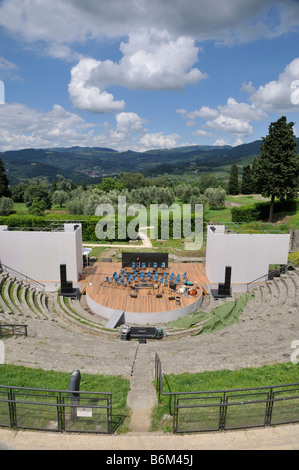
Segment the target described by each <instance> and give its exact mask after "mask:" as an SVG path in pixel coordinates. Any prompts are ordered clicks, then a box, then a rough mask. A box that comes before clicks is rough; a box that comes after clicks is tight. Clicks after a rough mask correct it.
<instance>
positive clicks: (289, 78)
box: [250, 57, 299, 112]
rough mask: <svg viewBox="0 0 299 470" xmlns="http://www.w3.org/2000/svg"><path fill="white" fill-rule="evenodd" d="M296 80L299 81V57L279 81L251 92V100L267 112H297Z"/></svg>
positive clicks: (298, 103) (271, 82) (285, 70)
mask: <svg viewBox="0 0 299 470" xmlns="http://www.w3.org/2000/svg"><path fill="white" fill-rule="evenodd" d="M296 80H299V57H297V58H296V59H294V60H292V62H290V63H289V64H288V65H287V66H286V67H285V69H284V71H283V72H282V73H281V74H280V75H279V77H278V80H272V81H270V82H268V83H266V84H265V85H261V86H260V87H259V88H258V89H257V90H255V89H254V90H251V96H250V100H251V101H252V102H253V103H254V104H255V105H256V106H259V107H260V108H263V109H265V110H267V111H279V112H283V111H296V110H298V107H299V92H298V85H299V82H296Z"/></svg>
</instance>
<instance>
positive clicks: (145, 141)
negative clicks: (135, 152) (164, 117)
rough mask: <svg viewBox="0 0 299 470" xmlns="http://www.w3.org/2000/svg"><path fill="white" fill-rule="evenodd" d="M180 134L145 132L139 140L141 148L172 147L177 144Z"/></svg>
mask: <svg viewBox="0 0 299 470" xmlns="http://www.w3.org/2000/svg"><path fill="white" fill-rule="evenodd" d="M179 138H180V136H179V135H178V134H169V135H164V134H163V132H157V133H154V134H145V135H144V136H143V137H142V138H141V139H140V141H139V145H140V146H141V148H143V150H149V149H155V148H173V147H176V146H177V145H178V140H179Z"/></svg>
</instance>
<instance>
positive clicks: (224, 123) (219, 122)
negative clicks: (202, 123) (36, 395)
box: [206, 114, 253, 136]
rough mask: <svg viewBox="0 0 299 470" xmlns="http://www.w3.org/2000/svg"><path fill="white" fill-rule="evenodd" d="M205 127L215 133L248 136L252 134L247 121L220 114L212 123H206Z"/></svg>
mask: <svg viewBox="0 0 299 470" xmlns="http://www.w3.org/2000/svg"><path fill="white" fill-rule="evenodd" d="M206 126H207V127H208V128H209V129H213V130H215V131H221V132H228V133H233V134H242V135H244V136H245V135H246V136H249V135H251V134H253V127H252V126H251V124H249V123H248V122H247V121H244V120H242V119H236V118H232V117H229V116H225V115H223V114H220V115H219V116H217V117H216V118H215V119H213V120H212V121H207V123H206Z"/></svg>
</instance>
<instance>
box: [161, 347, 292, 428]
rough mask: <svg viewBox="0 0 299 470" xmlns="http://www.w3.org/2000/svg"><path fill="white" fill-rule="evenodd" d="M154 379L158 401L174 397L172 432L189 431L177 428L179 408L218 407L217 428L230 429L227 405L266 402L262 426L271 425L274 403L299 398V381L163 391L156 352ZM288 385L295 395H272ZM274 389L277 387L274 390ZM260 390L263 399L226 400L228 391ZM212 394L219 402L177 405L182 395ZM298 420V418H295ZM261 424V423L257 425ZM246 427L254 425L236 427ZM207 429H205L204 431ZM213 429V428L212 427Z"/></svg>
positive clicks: (191, 396)
mask: <svg viewBox="0 0 299 470" xmlns="http://www.w3.org/2000/svg"><path fill="white" fill-rule="evenodd" d="M155 379H156V388H157V391H158V395H159V396H158V403H160V401H161V395H163V396H169V397H173V398H174V404H173V406H174V412H173V432H189V431H186V430H184V431H180V430H179V429H178V410H179V409H180V408H204V407H219V412H220V416H219V427H218V430H225V429H230V427H228V428H227V427H226V424H227V423H226V412H225V410H226V409H227V408H228V407H231V406H235V405H242V406H243V405H244V406H246V405H247V404H250V405H251V404H253V403H265V404H266V407H267V408H266V414H265V421H264V424H263V425H262V426H271V425H272V418H273V414H272V408H273V405H274V403H276V402H278V401H281V402H285V401H286V400H291V399H296V400H298V399H299V383H291V384H282V385H269V386H263V387H251V388H242V389H226V390H206V391H194V392H191V391H185V392H164V391H163V384H162V364H161V361H160V358H159V356H158V355H157V354H156V356H155ZM290 387H295V388H292V389H291V390H287V391H294V390H295V391H298V393H297V394H296V396H288V397H283V398H275V397H274V395H275V393H277V392H279V391H280V390H281V391H283V389H286V388H290ZM275 389H277V390H276V391H275ZM262 390H267V391H268V396H267V398H265V399H264V400H256V399H255V400H245V401H244V400H241V401H238V402H231V403H229V402H228V398H230V396H229V393H234V392H243V393H244V392H248V391H251V392H255V391H259V392H260V391H262ZM212 394H219V396H218V398H220V403H209V404H200V405H186V404H185V405H183V406H182V405H179V404H178V402H179V401H180V400H182V399H184V397H186V398H185V399H186V400H188V398H189V399H191V398H195V396H197V397H198V398H199V397H200V396H203V395H206V396H205V397H203V398H209V396H210V398H212V396H211V395H212ZM254 395H256V393H253V396H254ZM231 397H234V395H231ZM297 421H298V420H297ZM297 421H290V422H297ZM285 422H286V421H281V422H280V423H277V424H284V423H285ZM287 422H289V421H287ZM258 426H261V425H258ZM246 427H255V425H250V426H246V424H242V425H240V426H238V428H240V429H241V428H246ZM207 430H209V429H206V431H207ZM214 430H215V429H214ZM190 432H199V431H196V430H194V429H193V430H192V431H190Z"/></svg>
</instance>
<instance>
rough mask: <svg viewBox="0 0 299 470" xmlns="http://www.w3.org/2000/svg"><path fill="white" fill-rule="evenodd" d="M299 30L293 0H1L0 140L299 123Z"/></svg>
mask: <svg viewBox="0 0 299 470" xmlns="http://www.w3.org/2000/svg"><path fill="white" fill-rule="evenodd" d="M298 33H299V1H298V0H284V1H271V0H209V1H207V0H205V1H204V0H147V1H145V0H109V1H108V0H107V1H104V0H85V1H84V2H83V1H79V0H55V1H52V2H51V1H50V0H0V80H2V82H3V83H4V85H5V103H4V104H0V151H5V150H14V149H21V148H33V147H34V148H48V147H61V146H64V147H69V146H74V145H79V146H98V147H110V148H114V149H116V150H126V149H131V150H139V151H145V150H149V149H153V148H173V147H177V146H183V145H196V144H197V145H223V144H228V145H238V144H241V143H246V142H252V141H254V140H257V139H260V138H261V137H263V136H265V135H266V134H267V132H268V127H269V124H270V122H272V121H275V120H277V119H278V118H279V117H280V116H282V115H285V116H287V119H288V120H289V121H290V120H291V121H294V122H295V132H296V133H297V130H296V126H297V127H298V133H299V124H298V123H297V117H298V111H299V91H298V90H299V34H298ZM297 91H298V92H297ZM0 98H1V97H0ZM0 102H1V100H0ZM298 135H299V134H298Z"/></svg>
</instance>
